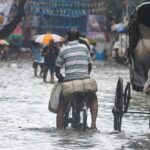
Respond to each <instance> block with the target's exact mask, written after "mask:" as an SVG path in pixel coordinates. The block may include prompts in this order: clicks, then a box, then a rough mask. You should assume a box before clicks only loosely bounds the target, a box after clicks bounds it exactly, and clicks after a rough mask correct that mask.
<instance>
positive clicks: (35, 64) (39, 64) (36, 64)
mask: <svg viewBox="0 0 150 150" xmlns="http://www.w3.org/2000/svg"><path fill="white" fill-rule="evenodd" d="M38 66H40V67H41V68H43V66H44V64H43V63H39V62H33V68H37V67H38Z"/></svg>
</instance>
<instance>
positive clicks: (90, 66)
mask: <svg viewBox="0 0 150 150" xmlns="http://www.w3.org/2000/svg"><path fill="white" fill-rule="evenodd" d="M91 70H92V64H91V63H89V64H88V72H89V74H90V73H91Z"/></svg>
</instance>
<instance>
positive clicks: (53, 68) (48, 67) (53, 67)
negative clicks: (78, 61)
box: [44, 64, 55, 73]
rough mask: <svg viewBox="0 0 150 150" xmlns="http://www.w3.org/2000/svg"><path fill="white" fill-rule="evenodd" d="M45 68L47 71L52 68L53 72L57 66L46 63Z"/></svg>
mask: <svg viewBox="0 0 150 150" xmlns="http://www.w3.org/2000/svg"><path fill="white" fill-rule="evenodd" d="M44 69H45V71H48V70H50V71H51V72H52V73H54V72H55V66H51V65H47V64H45V65H44Z"/></svg>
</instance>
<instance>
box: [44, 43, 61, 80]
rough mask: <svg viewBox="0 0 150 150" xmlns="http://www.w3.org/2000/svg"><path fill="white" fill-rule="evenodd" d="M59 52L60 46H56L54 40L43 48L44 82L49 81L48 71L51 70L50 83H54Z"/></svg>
mask: <svg viewBox="0 0 150 150" xmlns="http://www.w3.org/2000/svg"><path fill="white" fill-rule="evenodd" d="M58 52H59V48H58V47H57V46H56V44H55V43H54V41H51V42H50V43H49V45H48V46H46V47H44V48H43V51H42V55H43V56H44V75H43V81H44V82H47V81H46V78H47V73H48V71H49V70H50V83H54V72H55V61H56V57H57V55H58Z"/></svg>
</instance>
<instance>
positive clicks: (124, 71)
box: [0, 61, 150, 150]
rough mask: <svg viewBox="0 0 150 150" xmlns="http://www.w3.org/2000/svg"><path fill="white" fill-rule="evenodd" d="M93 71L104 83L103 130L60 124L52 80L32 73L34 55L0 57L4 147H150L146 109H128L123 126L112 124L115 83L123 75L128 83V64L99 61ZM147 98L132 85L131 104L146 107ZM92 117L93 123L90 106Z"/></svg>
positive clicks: (111, 149) (0, 130)
mask: <svg viewBox="0 0 150 150" xmlns="http://www.w3.org/2000/svg"><path fill="white" fill-rule="evenodd" d="M92 76H93V77H94V78H95V79H96V81H97V83H98V88H99V90H98V92H97V95H98V101H99V112H98V117H97V127H98V131H74V130H72V129H67V130H58V129H56V128H55V117H56V114H54V113H52V112H49V111H48V101H49V97H50V91H51V89H52V87H53V85H52V84H45V83H44V82H43V81H42V79H41V78H35V77H34V76H33V69H32V62H31V61H17V62H15V61H13V62H9V63H0V149H2V150H51V149H55V150H64V149H65V150H85V149H87V150H149V149H150V129H149V119H148V117H147V116H146V115H144V116H143V115H141V114H127V115H126V116H124V117H123V120H122V121H123V123H122V131H121V132H120V133H119V132H116V131H114V129H113V115H112V112H111V111H112V107H113V105H114V96H115V88H116V83H117V80H118V77H119V76H121V77H122V78H123V79H124V86H125V85H126V83H127V82H128V81H129V72H128V67H125V66H121V65H118V64H114V63H113V64H111V63H110V62H97V63H95V65H94V67H93V71H92ZM146 98H147V96H146ZM146 98H145V96H144V95H143V94H142V93H137V92H135V91H132V99H131V102H130V106H129V110H132V111H144V112H145V111H147V110H148V109H147V105H146V102H145V99H146ZM147 99H148V100H150V98H147ZM88 123H89V125H90V112H88Z"/></svg>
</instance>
